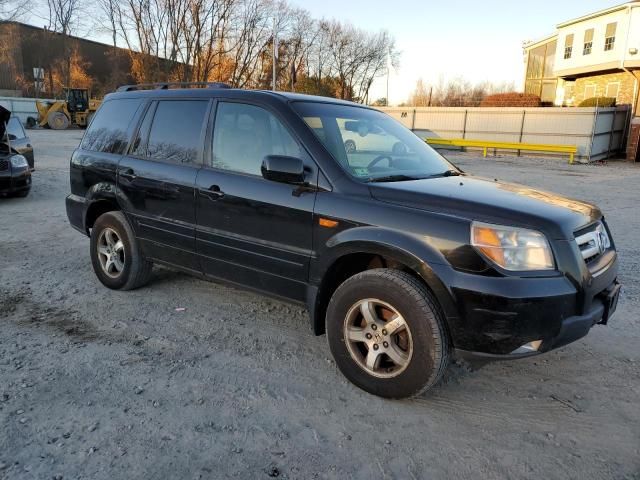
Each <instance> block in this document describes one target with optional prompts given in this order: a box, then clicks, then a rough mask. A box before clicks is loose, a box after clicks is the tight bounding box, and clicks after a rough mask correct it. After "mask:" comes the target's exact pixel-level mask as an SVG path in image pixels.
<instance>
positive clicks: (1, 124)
mask: <svg viewBox="0 0 640 480" xmlns="http://www.w3.org/2000/svg"><path fill="white" fill-rule="evenodd" d="M10 117H11V112H10V111H9V110H7V109H6V108H4V107H3V106H2V105H0V142H1V143H5V142H6V139H5V138H4V132H5V125H6V124H7V123H8V122H9V118H10Z"/></svg>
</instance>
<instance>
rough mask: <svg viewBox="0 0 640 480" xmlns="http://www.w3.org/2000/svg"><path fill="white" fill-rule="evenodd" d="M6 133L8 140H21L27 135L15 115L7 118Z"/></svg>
mask: <svg viewBox="0 0 640 480" xmlns="http://www.w3.org/2000/svg"><path fill="white" fill-rule="evenodd" d="M7 134H8V135H9V140H21V139H23V138H25V137H26V136H27V135H26V134H25V133H24V129H23V128H22V124H21V123H20V120H19V119H18V118H16V117H11V118H10V119H9V123H8V124H7Z"/></svg>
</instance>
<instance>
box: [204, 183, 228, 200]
mask: <svg viewBox="0 0 640 480" xmlns="http://www.w3.org/2000/svg"><path fill="white" fill-rule="evenodd" d="M199 191H200V196H201V197H206V198H208V199H209V200H212V201H214V202H215V201H216V200H219V199H221V198H222V197H224V192H223V191H222V190H220V187H219V186H218V185H211V186H210V187H209V188H208V189H207V190H203V189H199Z"/></svg>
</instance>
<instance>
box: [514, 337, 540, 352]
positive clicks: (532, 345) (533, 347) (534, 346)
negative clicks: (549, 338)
mask: <svg viewBox="0 0 640 480" xmlns="http://www.w3.org/2000/svg"><path fill="white" fill-rule="evenodd" d="M540 345H542V340H534V341H533V342H529V343H525V344H524V345H522V346H521V347H519V348H516V349H515V350H514V351H513V352H511V355H519V354H522V353H532V352H537V351H538V349H539V348H540Z"/></svg>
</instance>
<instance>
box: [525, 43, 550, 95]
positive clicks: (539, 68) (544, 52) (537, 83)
mask: <svg viewBox="0 0 640 480" xmlns="http://www.w3.org/2000/svg"><path fill="white" fill-rule="evenodd" d="M557 46H558V42H557V41H556V40H552V41H550V42H548V43H546V44H543V45H539V46H537V47H535V48H532V49H531V50H529V52H528V63H527V75H526V77H527V78H526V82H525V92H526V93H532V94H534V95H537V96H539V97H540V98H541V99H542V101H543V102H547V103H553V102H554V101H555V92H556V88H557V85H558V79H557V78H556V77H555V75H554V67H555V65H554V64H555V57H556V49H557Z"/></svg>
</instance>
